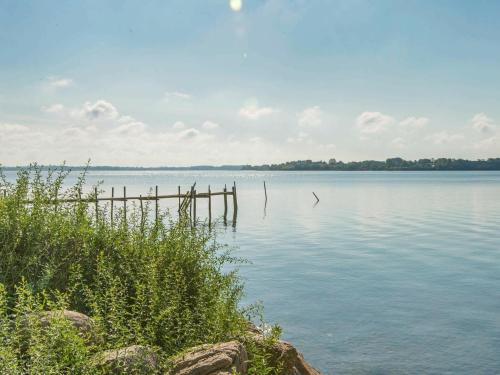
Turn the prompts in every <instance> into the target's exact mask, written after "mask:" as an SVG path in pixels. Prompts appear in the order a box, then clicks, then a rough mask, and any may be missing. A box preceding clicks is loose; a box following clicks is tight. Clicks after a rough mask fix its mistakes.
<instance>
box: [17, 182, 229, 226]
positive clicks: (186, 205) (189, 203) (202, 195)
mask: <svg viewBox="0 0 500 375" xmlns="http://www.w3.org/2000/svg"><path fill="white" fill-rule="evenodd" d="M218 196H222V197H223V202H224V215H223V219H224V224H225V225H227V214H228V199H227V197H228V196H232V197H233V199H232V200H233V220H232V225H233V226H236V218H237V215H238V200H237V195H236V183H235V182H234V183H233V186H232V187H231V191H228V189H227V186H224V189H223V190H222V191H212V190H211V188H210V185H209V186H208V189H207V191H206V192H198V191H197V190H196V183H194V184H193V185H192V186H191V187H190V189H189V190H187V191H186V192H185V193H183V192H181V187H180V186H178V187H177V192H176V193H175V194H159V189H158V185H156V186H155V189H154V195H151V194H150V195H145V196H143V195H138V196H134V195H132V196H127V187H126V186H124V187H123V195H122V196H116V195H115V188H114V187H112V188H111V197H102V196H99V192H98V189H97V187H95V188H94V192H93V194H92V195H90V196H87V197H86V198H82V196H81V192H79V194H78V198H69V199H68V198H65V199H58V198H55V199H51V200H50V201H49V203H53V204H58V203H78V202H84V203H94V204H95V215H96V220H97V219H98V217H99V216H98V215H99V202H110V214H111V215H110V216H111V223H113V217H114V208H115V202H123V215H124V219H125V222H126V220H127V202H128V201H139V205H140V209H141V215H142V216H144V208H143V202H144V201H154V202H155V221H158V218H159V202H160V200H163V199H176V200H177V202H178V208H177V212H178V214H179V217H186V216H188V217H189V220H190V222H191V223H192V225H196V223H197V221H198V216H197V200H198V199H208V224H209V225H211V224H212V201H213V200H214V198H215V197H218ZM26 203H27V204H31V203H33V201H27V202H26ZM141 222H142V218H141Z"/></svg>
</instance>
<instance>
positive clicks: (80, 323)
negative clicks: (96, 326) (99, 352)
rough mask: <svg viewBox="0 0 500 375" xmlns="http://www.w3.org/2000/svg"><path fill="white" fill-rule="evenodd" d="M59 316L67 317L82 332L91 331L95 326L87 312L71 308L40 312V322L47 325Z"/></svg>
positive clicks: (44, 325) (43, 325)
mask: <svg viewBox="0 0 500 375" xmlns="http://www.w3.org/2000/svg"><path fill="white" fill-rule="evenodd" d="M58 318H65V319H67V320H69V321H70V322H71V324H72V325H73V327H75V328H76V329H78V330H79V331H80V332H81V333H90V332H91V331H92V328H93V324H92V320H91V319H90V318H89V317H88V316H87V315H85V314H81V313H79V312H76V311H70V310H62V311H61V310H56V311H44V312H42V313H40V323H41V325H42V327H46V326H48V325H49V324H50V322H51V321H53V320H54V319H58Z"/></svg>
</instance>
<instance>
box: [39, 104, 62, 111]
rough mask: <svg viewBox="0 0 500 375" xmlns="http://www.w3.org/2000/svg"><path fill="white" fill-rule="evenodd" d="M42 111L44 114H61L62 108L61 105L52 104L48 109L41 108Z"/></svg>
mask: <svg viewBox="0 0 500 375" xmlns="http://www.w3.org/2000/svg"><path fill="white" fill-rule="evenodd" d="M42 111H44V112H46V113H61V112H63V111H64V106H63V105H62V104H52V105H50V106H48V107H42Z"/></svg>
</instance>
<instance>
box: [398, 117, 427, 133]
mask: <svg viewBox="0 0 500 375" xmlns="http://www.w3.org/2000/svg"><path fill="white" fill-rule="evenodd" d="M428 123H429V119H428V118H427V117H413V116H411V117H407V118H405V119H404V120H402V121H401V122H400V123H399V125H401V127H402V128H403V129H404V130H407V131H416V130H419V129H422V128H425V127H426V126H427V124H428Z"/></svg>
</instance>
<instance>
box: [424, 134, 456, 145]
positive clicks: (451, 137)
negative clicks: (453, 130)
mask: <svg viewBox="0 0 500 375" xmlns="http://www.w3.org/2000/svg"><path fill="white" fill-rule="evenodd" d="M464 138H465V137H464V135H463V134H459V133H457V134H450V133H448V132H447V131H441V132H438V133H434V134H431V135H429V136H427V137H426V138H425V139H426V140H428V141H431V142H433V143H434V144H436V145H442V144H446V143H454V142H458V141H461V140H463V139H464Z"/></svg>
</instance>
